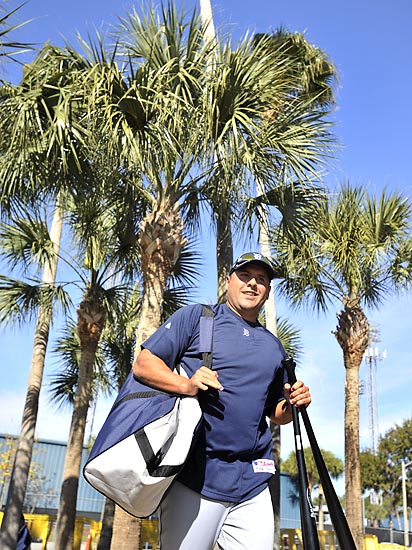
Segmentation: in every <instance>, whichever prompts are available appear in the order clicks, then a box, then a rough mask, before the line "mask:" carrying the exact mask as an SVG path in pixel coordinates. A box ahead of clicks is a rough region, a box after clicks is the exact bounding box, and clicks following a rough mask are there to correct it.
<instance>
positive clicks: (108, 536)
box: [97, 498, 115, 550]
mask: <svg viewBox="0 0 412 550" xmlns="http://www.w3.org/2000/svg"><path fill="white" fill-rule="evenodd" d="M114 511H115V503H114V502H113V500H110V499H109V498H106V499H105V500H104V509H103V516H102V520H101V521H102V530H101V532H100V537H99V543H98V545H97V550H110V544H111V541H112V536H113V521H114Z"/></svg>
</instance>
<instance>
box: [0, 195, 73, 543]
mask: <svg viewBox="0 0 412 550" xmlns="http://www.w3.org/2000/svg"><path fill="white" fill-rule="evenodd" d="M62 228H63V212H62V210H60V208H59V207H58V206H57V207H56V209H55V212H54V216H53V222H52V226H51V229H50V240H51V242H52V243H53V248H54V252H55V253H56V256H55V260H54V261H53V262H52V263H51V264H50V265H47V266H46V267H45V268H44V273H43V283H44V284H53V283H54V281H55V279H56V272H57V264H58V256H57V255H58V252H59V249H60V239H61V234H62ZM51 317H52V313H51V312H49V311H47V313H46V312H45V311H44V310H43V309H42V308H41V307H40V308H39V312H38V315H37V322H36V328H35V333H34V342H33V353H32V360H31V366H30V373H29V381H28V386H27V394H26V401H25V404H24V410H23V418H22V423H21V429H20V435H19V441H18V444H17V450H16V456H15V459H14V465H13V470H12V474H11V478H10V485H9V491H8V495H7V501H6V507H5V512H4V517H3V522H2V525H1V534H0V547H1V548H2V549H3V550H15V548H16V541H17V534H18V530H19V526H20V518H21V514H22V512H23V504H24V498H25V496H26V490H27V480H28V477H29V471H30V463H31V458H32V454H33V444H34V435H35V431H36V423H37V414H38V409H39V397H40V390H41V385H42V381H43V372H44V360H45V356H46V349H47V343H48V340H49V330H50V322H51Z"/></svg>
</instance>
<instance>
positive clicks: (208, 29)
mask: <svg viewBox="0 0 412 550" xmlns="http://www.w3.org/2000/svg"><path fill="white" fill-rule="evenodd" d="M200 17H201V19H202V24H203V27H204V29H205V31H204V35H205V39H206V40H215V39H216V31H215V25H214V23H213V11H212V5H211V3H210V0H200Z"/></svg>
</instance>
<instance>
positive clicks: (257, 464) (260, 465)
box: [252, 458, 276, 474]
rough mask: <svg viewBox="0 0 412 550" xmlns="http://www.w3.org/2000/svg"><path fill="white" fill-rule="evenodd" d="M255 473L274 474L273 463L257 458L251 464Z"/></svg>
mask: <svg viewBox="0 0 412 550" xmlns="http://www.w3.org/2000/svg"><path fill="white" fill-rule="evenodd" d="M252 466H253V471H254V472H255V473H265V474H274V473H275V472H276V468H275V463H274V462H273V460H268V459H267V458H259V459H258V460H254V461H253V462H252Z"/></svg>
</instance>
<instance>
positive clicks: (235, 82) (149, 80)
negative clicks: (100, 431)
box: [94, 4, 330, 548]
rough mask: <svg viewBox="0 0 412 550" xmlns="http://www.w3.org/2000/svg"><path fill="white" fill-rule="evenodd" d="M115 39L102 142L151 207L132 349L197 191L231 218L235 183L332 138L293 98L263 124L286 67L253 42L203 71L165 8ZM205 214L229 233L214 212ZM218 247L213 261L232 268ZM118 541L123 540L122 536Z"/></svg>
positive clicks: (223, 52) (156, 314) (195, 30)
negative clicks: (122, 61)
mask: <svg viewBox="0 0 412 550" xmlns="http://www.w3.org/2000/svg"><path fill="white" fill-rule="evenodd" d="M117 42H118V43H119V44H121V45H122V48H123V50H124V51H125V54H126V56H127V60H128V64H127V66H126V70H125V72H124V77H123V78H119V79H112V75H109V76H108V78H107V79H106V80H105V81H104V82H106V83H107V82H109V80H110V85H109V84H104V83H103V80H100V82H98V83H97V88H96V89H97V90H104V91H105V92H106V91H107V90H110V92H111V95H109V96H107V95H104V94H102V95H101V96H99V97H98V92H96V94H94V97H96V98H97V99H98V100H99V101H101V102H102V103H101V105H103V107H104V106H106V107H107V110H108V114H107V116H106V119H107V121H108V130H110V131H112V134H113V136H114V138H113V139H112V143H113V144H114V145H116V146H118V145H120V146H121V149H122V153H123V158H124V159H125V162H127V165H128V167H129V168H131V166H133V169H134V170H135V171H136V173H138V174H139V175H140V179H141V184H140V190H141V192H142V193H143V194H145V196H146V198H147V200H148V203H149V205H150V206H149V208H148V210H147V213H146V216H145V218H144V220H143V221H142V223H141V226H140V228H139V229H140V231H139V234H138V236H137V245H138V247H139V251H140V255H141V266H142V274H143V287H142V310H141V323H140V325H139V327H138V334H137V338H136V340H137V344H139V343H140V342H141V341H142V340H144V339H145V338H147V336H149V335H150V334H151V333H152V332H153V331H154V330H155V329H156V328H157V327H158V326H159V323H160V318H161V309H162V308H161V304H162V298H163V292H164V289H165V285H166V281H167V279H168V277H169V276H170V273H171V270H172V268H173V265H174V263H175V261H176V258H177V257H178V255H179V252H180V250H181V248H182V246H183V245H184V237H183V227H184V226H185V225H186V226H187V225H188V224H189V227H192V226H194V227H196V223H197V221H196V220H197V219H199V211H200V207H201V204H202V202H201V201H202V198H203V199H206V200H208V201H210V198H211V197H214V199H215V200H214V201H213V202H212V201H210V203H212V204H218V203H219V201H220V203H221V204H222V205H225V206H226V207H227V212H225V215H226V216H227V215H230V214H231V213H233V212H234V211H235V208H236V207H235V206H234V204H236V201H238V200H239V199H240V197H241V189H245V186H247V185H249V187H253V184H252V180H253V176H256V174H257V173H259V174H260V175H262V174H264V176H265V179H266V180H267V181H268V182H269V181H271V180H273V174H274V173H275V172H276V170H275V168H276V167H278V170H277V171H279V167H280V166H283V158H284V157H285V156H289V158H290V163H289V164H288V166H289V165H293V167H294V171H295V172H300V173H303V172H304V171H305V169H306V168H307V167H308V166H310V165H311V164H314V163H316V162H317V158H318V155H317V154H316V147H318V148H319V149H321V150H322V153H323V152H325V151H326V150H327V149H328V143H329V142H330V136H329V134H328V132H327V131H326V130H325V125H324V124H323V120H322V119H323V116H324V113H323V112H322V113H321V112H315V113H313V112H312V113H310V115H308V112H307V109H306V110H305V109H304V104H303V103H302V102H300V101H299V99H296V98H295V99H293V100H290V101H289V102H288V104H287V105H286V108H285V109H284V110H283V111H282V113H280V115H279V117H278V118H277V119H276V124H273V123H271V124H269V123H268V122H267V118H265V115H264V113H265V112H266V111H267V110H268V109H269V108H270V107H273V105H277V104H278V102H279V101H280V99H282V98H285V97H286V96H287V94H288V92H289V90H290V84H288V85H287V84H286V83H285V82H284V80H282V79H281V78H280V77H281V76H283V75H284V74H286V73H285V70H284V65H285V62H284V61H282V62H280V61H279V55H278V52H276V54H273V55H272V57H270V56H269V55H268V54H266V55H263V44H262V43H260V44H259V45H258V46H256V47H255V49H253V48H252V42H251V41H247V40H245V41H243V43H242V44H241V45H240V46H239V47H238V48H237V49H236V50H234V51H233V49H232V47H231V45H230V44H229V43H227V44H224V45H223V46H222V47H221V48H220V57H219V61H220V62H219V63H216V66H215V67H214V68H213V70H210V67H208V60H209V59H210V54H211V48H214V44H213V45H211V44H210V42H207V41H206V42H204V41H203V33H202V29H201V26H200V25H199V22H198V20H197V18H196V17H195V16H193V17H192V18H191V19H190V21H188V22H186V21H185V19H184V17H183V16H182V15H180V14H179V15H178V14H176V12H175V10H174V8H173V7H172V6H171V5H170V4H169V5H168V6H167V7H166V8H162V9H161V10H160V13H159V15H156V14H155V13H154V12H151V13H149V14H148V15H147V16H139V14H137V13H136V12H135V11H134V12H132V13H130V14H128V15H127V16H126V17H125V18H123V19H121V20H120V25H119V29H118V34H117ZM254 51H257V52H260V55H258V54H257V53H253V52H254ZM121 53H122V52H121ZM276 55H277V57H276ZM269 57H270V59H269ZM275 58H276V59H277V60H278V62H277V63H275V62H274V61H275ZM206 67H208V70H206ZM250 75H251V76H250ZM114 80H115V81H116V85H113V81H114ZM232 96H233V97H232ZM238 106H239V108H238ZM233 108H234V112H232V109H233ZM298 128H300V130H301V131H300V132H299V130H298ZM308 143H309V145H308ZM279 144H281V146H280V145H279ZM301 159H303V160H301ZM234 174H235V177H234ZM206 176H207V178H206ZM266 176H267V177H266ZM202 181H203V182H205V183H204V185H202ZM229 198H230V200H229ZM203 202H204V200H203ZM214 216H215V220H216V221H217V222H218V223H220V220H221V221H222V224H221V230H222V231H229V232H230V228H231V226H230V223H226V221H227V218H224V217H223V212H222V211H217V210H216V211H215V213H214ZM190 224H192V225H190ZM229 237H230V238H227V239H226V241H225V249H224V250H228V247H229V246H231V243H232V239H231V235H230V233H229ZM224 250H223V249H222V250H221V253H219V254H218V258H219V261H220V259H221V258H223V259H224V260H225V262H226V263H230V262H227V255H224V253H223V252H224ZM231 259H232V258H230V261H231ZM221 271H222V270H220V272H221ZM119 544H125V546H126V545H127V544H128V543H127V541H125V539H124V537H122V540H121V541H119ZM130 544H131V543H130ZM119 548H120V546H119Z"/></svg>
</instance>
